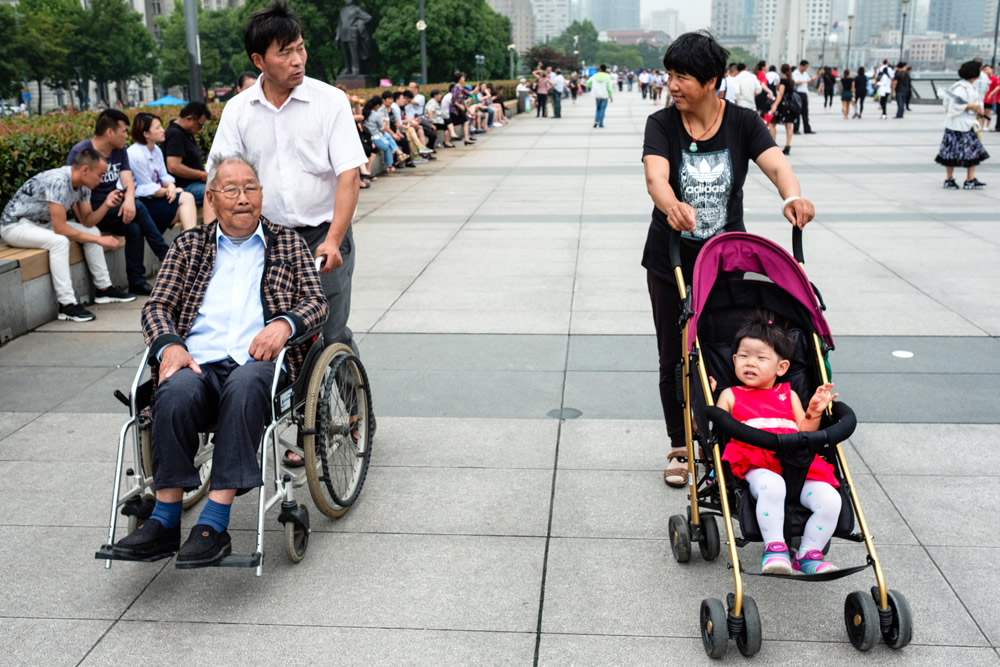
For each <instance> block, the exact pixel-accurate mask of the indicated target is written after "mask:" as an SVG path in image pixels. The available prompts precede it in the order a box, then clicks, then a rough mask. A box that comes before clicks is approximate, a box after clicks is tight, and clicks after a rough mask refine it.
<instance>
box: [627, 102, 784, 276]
mask: <svg viewBox="0 0 1000 667" xmlns="http://www.w3.org/2000/svg"><path fill="white" fill-rule="evenodd" d="M691 141H692V138H691V135H689V134H688V132H687V128H685V127H684V122H683V120H682V119H681V114H680V112H679V111H678V110H677V108H676V107H674V106H669V107H667V108H665V109H661V110H660V111H657V112H656V113H654V114H653V115H651V116H650V117H649V118H648V119H647V120H646V135H645V138H644V140H643V145H642V156H643V157H644V158H645V157H646V156H647V155H658V156H660V157H663V158H666V159H667V161H668V162H669V163H670V187H672V188H673V190H674V196H676V197H677V198H678V199H679V200H680V201H682V202H684V203H686V204H689V205H690V206H692V207H694V209H695V210H696V211H697V212H698V221H697V223H696V225H695V229H694V231H693V232H684V233H683V234H682V238H683V242H682V244H681V262H682V264H683V265H684V269H685V271H684V273H685V274H688V273H689V272H690V271H691V269H692V268H693V267H694V258H695V257H696V256H697V254H698V250H699V249H700V248H701V245H702V243H703V242H705V241H707V240H708V239H710V238H712V237H713V236H715V235H716V234H720V233H722V232H739V231H744V230H745V227H744V226H743V183H744V181H746V177H747V169H748V166H749V162H750V160H755V161H756V160H757V158H758V157H759V156H760V154H761V153H763V152H764V151H766V150H767V149H769V148H771V147H772V146H774V145H775V144H774V140H773V139H771V135H770V134H769V133H768V131H767V127H766V126H765V125H764V123H763V122H762V121H761V119H760V116H758V115H757V113H756V112H755V111H753V110H752V109H743V108H741V107H738V106H736V105H735V104H731V103H729V102H726V108H725V110H724V111H723V112H722V124H721V125H720V127H719V130H718V131H717V132H716V133H715V136H713V137H712V138H710V139H706V140H705V141H699V142H698V150H697V151H696V152H691V151H690V150H689V147H690V145H691ZM670 232H671V229H670V225H668V224H667V216H666V214H665V213H664V212H663V211H661V210H659V209H658V208H656V207H655V206H654V207H653V219H652V222H651V223H650V225H649V233H648V235H647V236H646V247H645V249H644V250H643V253H642V265H643V267H645V268H646V269H647V270H648V271H650V272H651V273H652V274H653V275H655V276H656V277H657V278H659V279H661V280H665V281H667V282H669V283H673V282H674V276H673V271H672V270H671V268H670V258H669V242H670Z"/></svg>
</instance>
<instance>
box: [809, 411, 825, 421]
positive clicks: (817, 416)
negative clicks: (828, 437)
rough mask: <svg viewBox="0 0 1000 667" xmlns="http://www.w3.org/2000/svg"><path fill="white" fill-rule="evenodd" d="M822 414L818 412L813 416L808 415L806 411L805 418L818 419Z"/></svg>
mask: <svg viewBox="0 0 1000 667" xmlns="http://www.w3.org/2000/svg"><path fill="white" fill-rule="evenodd" d="M822 416H823V413H822V412H821V413H820V414H818V415H816V416H815V417H813V416H812V415H810V414H809V413H808V412H807V413H806V419H809V420H812V419H819V418H820V417H822Z"/></svg>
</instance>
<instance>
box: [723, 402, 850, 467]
mask: <svg viewBox="0 0 1000 667" xmlns="http://www.w3.org/2000/svg"><path fill="white" fill-rule="evenodd" d="M705 414H706V415H707V416H708V418H709V419H710V420H712V421H713V422H715V424H716V426H718V427H719V428H720V429H721V430H722V432H723V433H725V434H726V435H728V436H729V437H731V438H733V439H735V440H739V441H740V442H745V443H746V444H748V445H753V446H754V447H759V448H761V449H766V450H767V451H769V452H775V453H780V452H781V451H783V450H786V449H788V448H790V447H794V446H803V445H804V446H807V447H808V448H809V449H810V451H812V452H813V453H814V454H815V453H818V452H819V451H820V450H821V449H822V448H823V446H825V445H827V444H830V445H836V444H838V443H840V442H843V441H844V440H847V438H849V437H851V435H852V434H853V433H854V429H855V428H856V427H857V425H858V420H857V417H856V416H855V415H854V411H853V410H851V408H850V406H848V405H847V404H846V403H841V402H839V401H838V402H834V403H833V416H832V419H833V422H832V423H831V424H830V425H829V426H827V427H826V428H824V429H820V430H818V431H812V432H807V431H801V432H799V433H787V434H783V435H779V434H777V433H769V432H767V431H761V430H760V429H756V428H754V427H752V426H747V425H746V424H744V423H742V422H739V421H737V420H736V419H735V418H734V417H733V416H732V415H731V414H729V413H728V412H726V411H725V410H723V409H722V408H719V407H716V406H714V405H713V406H709V407H707V408H705Z"/></svg>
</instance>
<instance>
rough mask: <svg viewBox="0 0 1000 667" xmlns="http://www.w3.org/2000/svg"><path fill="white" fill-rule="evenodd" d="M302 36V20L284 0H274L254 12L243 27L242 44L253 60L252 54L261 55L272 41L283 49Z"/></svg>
mask: <svg viewBox="0 0 1000 667" xmlns="http://www.w3.org/2000/svg"><path fill="white" fill-rule="evenodd" d="M301 36H302V22H301V21H300V20H299V17H298V16H296V15H295V13H294V12H292V10H290V9H289V8H288V3H287V2H286V1H285V0H274V2H272V3H271V6H270V7H267V8H266V9H260V10H258V11H256V12H254V14H253V16H251V17H250V20H249V21H247V24H246V26H244V27H243V46H244V48H246V51H247V55H248V56H249V57H250V60H253V54H255V53H259V54H260V55H261V56H263V55H264V54H265V53H267V50H268V48H270V46H271V44H272V43H274V42H278V48H279V49H283V48H285V47H286V46H287V45H289V44H291V43H292V42H294V41H295V40H297V39H298V38H299V37H301Z"/></svg>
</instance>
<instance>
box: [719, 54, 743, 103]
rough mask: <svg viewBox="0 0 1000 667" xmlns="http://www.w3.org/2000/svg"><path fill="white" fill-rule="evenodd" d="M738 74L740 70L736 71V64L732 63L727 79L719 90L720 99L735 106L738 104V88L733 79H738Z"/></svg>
mask: <svg viewBox="0 0 1000 667" xmlns="http://www.w3.org/2000/svg"><path fill="white" fill-rule="evenodd" d="M737 74H739V70H737V69H736V63H730V64H729V70H728V71H727V72H726V78H725V79H723V80H722V85H721V86H719V90H718V94H719V97H721V98H723V99H725V100H726V101H727V102H732V103H733V104H736V86H735V85H734V84H735V82H734V81H733V79H735V78H736V75H737Z"/></svg>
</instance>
